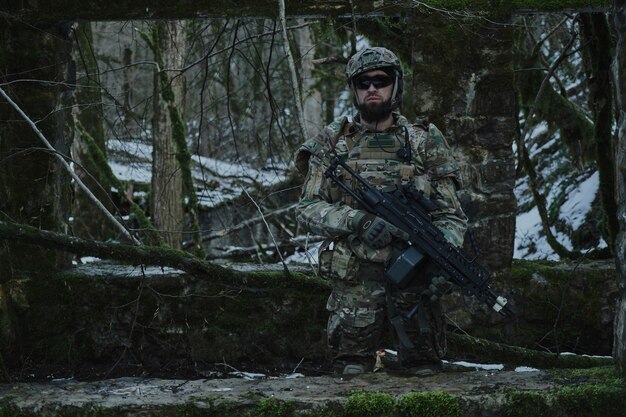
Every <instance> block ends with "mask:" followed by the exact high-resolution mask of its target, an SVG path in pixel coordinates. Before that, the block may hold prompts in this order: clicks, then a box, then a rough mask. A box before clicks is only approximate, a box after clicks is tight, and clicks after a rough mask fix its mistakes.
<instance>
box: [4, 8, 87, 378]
mask: <svg viewBox="0 0 626 417" xmlns="http://www.w3.org/2000/svg"><path fill="white" fill-rule="evenodd" d="M70 33H71V26H70V24H68V23H67V22H66V23H64V24H59V25H57V26H55V27H35V26H34V25H29V24H26V23H22V21H19V20H17V19H16V20H11V19H9V18H7V17H3V23H2V25H1V26H0V67H1V68H2V75H1V76H0V83H1V84H2V88H3V90H5V92H6V93H7V95H8V96H9V97H10V98H11V99H12V100H13V101H15V102H17V103H18V104H19V106H20V107H21V109H22V110H23V111H24V112H25V113H26V114H27V115H28V116H29V117H30V118H32V119H33V120H35V121H37V122H38V127H39V129H40V130H41V131H42V132H43V133H44V135H45V136H46V137H47V138H48V140H49V142H50V143H51V144H52V145H53V146H54V147H55V148H56V150H57V151H58V152H60V153H62V154H64V155H69V147H70V144H71V139H72V132H73V128H72V125H71V117H70V116H69V114H68V110H66V109H69V108H70V107H69V104H70V103H69V97H70V96H71V94H72V88H73V84H75V81H74V79H73V77H74V76H75V74H73V71H72V70H73V66H72V65H71V60H70V49H71V44H72V43H71V40H70V37H69V35H70ZM20 80H21V81H20ZM32 80H42V81H44V82H37V81H32ZM66 82H67V84H66ZM43 147H44V146H43V144H42V143H41V141H40V139H39V137H38V136H37V135H36V134H35V132H34V131H33V129H32V128H31V127H30V126H29V125H28V124H27V123H26V121H25V120H24V119H23V118H22V117H20V115H19V114H18V113H17V112H16V111H15V110H14V109H13V108H12V107H11V106H10V105H9V104H8V103H6V102H4V101H2V102H0V219H1V220H4V219H11V220H13V221H18V222H22V223H26V224H29V225H31V226H32V227H35V228H45V229H49V230H55V231H64V232H65V231H67V221H68V217H69V208H70V195H71V186H70V183H69V177H68V174H67V172H65V171H64V170H63V168H62V167H61V166H60V164H59V162H58V161H57V159H56V158H55V155H53V154H51V153H50V152H46V151H42V150H41V149H42V148H43ZM69 263H70V257H69V256H68V254H67V253H65V252H56V251H53V250H48V249H44V248H41V247H37V248H33V247H32V246H30V245H24V244H23V243H21V242H17V241H15V240H12V239H9V240H4V241H3V242H2V243H1V244H0V370H1V369H2V368H3V365H2V363H1V362H2V359H1V357H2V356H3V355H2V353H11V352H13V351H16V350H17V349H15V348H16V346H17V345H18V343H19V340H20V338H21V328H20V323H19V322H18V319H17V316H16V315H15V309H14V305H13V302H12V300H11V297H10V295H11V286H12V283H13V282H15V281H17V280H19V279H20V278H23V277H25V276H29V275H30V274H31V273H32V272H33V271H41V270H54V269H58V268H59V267H65V266H67V265H69ZM2 378H3V375H2V372H1V371H0V380H1V379H2Z"/></svg>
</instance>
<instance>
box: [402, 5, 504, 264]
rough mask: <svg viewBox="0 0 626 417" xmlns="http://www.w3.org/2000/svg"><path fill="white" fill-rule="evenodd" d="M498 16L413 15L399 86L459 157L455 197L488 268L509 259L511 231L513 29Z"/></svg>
mask: <svg viewBox="0 0 626 417" xmlns="http://www.w3.org/2000/svg"><path fill="white" fill-rule="evenodd" d="M505 23H506V22H502V23H491V22H489V21H487V20H482V19H472V20H463V19H452V18H450V17H449V16H445V15H440V14H434V13H433V14H427V15H417V16H415V17H414V23H413V27H414V28H415V29H414V37H415V38H414V40H413V41H412V51H411V69H412V79H411V84H410V86H407V88H409V91H410V93H411V99H412V101H410V102H409V103H407V105H409V106H412V108H411V109H407V111H409V112H410V111H411V110H412V112H414V113H415V114H416V115H417V116H425V117H427V118H428V119H429V120H431V121H432V122H433V123H435V124H436V125H437V126H438V127H439V128H440V129H441V130H442V131H443V133H444V135H445V136H446V138H447V139H448V142H449V143H450V145H451V146H452V147H453V148H454V152H455V154H456V156H457V158H458V159H459V161H460V162H461V165H462V175H463V180H464V182H465V184H464V185H465V186H464V189H463V190H462V191H461V192H460V193H459V196H460V197H461V202H462V205H463V208H464V210H465V212H466V214H467V215H468V217H469V219H470V228H471V230H472V232H473V234H474V236H475V238H476V241H477V243H478V247H479V248H480V252H481V256H480V260H481V262H482V263H484V264H485V265H486V266H487V267H489V268H490V269H494V270H498V269H504V268H507V267H509V266H510V262H511V259H512V256H513V242H514V238H515V206H516V202H515V196H514V194H513V186H514V183H515V161H514V157H513V151H512V141H513V138H514V135H515V92H514V85H513V71H512V66H511V62H512V47H513V29H512V28H511V26H508V25H506V24H505ZM468 240H469V239H467V238H466V247H469V245H467V241H468ZM470 252H471V251H470Z"/></svg>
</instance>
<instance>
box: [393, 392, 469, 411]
mask: <svg viewBox="0 0 626 417" xmlns="http://www.w3.org/2000/svg"><path fill="white" fill-rule="evenodd" d="M461 414H462V409H461V404H460V403H459V400H458V399H457V398H454V397H452V396H451V395H450V394H447V393H445V392H441V391H432V392H412V393H410V394H407V395H405V396H403V397H402V398H400V399H399V400H398V404H397V416H398V417H460V416H461Z"/></svg>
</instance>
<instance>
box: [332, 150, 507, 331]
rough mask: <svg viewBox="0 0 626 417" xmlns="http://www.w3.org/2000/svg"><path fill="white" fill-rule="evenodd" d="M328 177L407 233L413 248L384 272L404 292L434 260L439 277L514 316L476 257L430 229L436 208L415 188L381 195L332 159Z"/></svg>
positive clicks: (396, 259) (358, 200)
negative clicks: (341, 174)
mask: <svg viewBox="0 0 626 417" xmlns="http://www.w3.org/2000/svg"><path fill="white" fill-rule="evenodd" d="M338 166H341V167H342V168H343V169H344V170H345V171H346V172H347V173H349V174H350V175H351V176H352V178H354V179H356V180H357V181H358V184H356V186H355V187H354V189H353V188H352V187H350V186H349V185H347V184H345V183H344V182H343V181H342V179H340V178H338V177H337V175H336V170H337V167H338ZM324 175H325V176H326V177H327V178H329V179H331V180H332V181H333V182H334V183H335V184H337V185H338V186H339V187H341V188H342V189H343V190H344V191H345V192H347V193H348V194H350V195H351V196H352V197H353V198H354V200H355V201H356V202H357V203H359V204H360V205H361V206H362V207H363V208H364V209H366V210H367V211H369V212H370V213H372V214H374V215H376V216H378V217H380V218H382V219H383V220H385V221H387V222H388V223H391V224H392V225H394V226H396V227H397V228H399V229H400V230H403V231H404V232H406V233H407V234H408V236H409V239H408V242H409V243H410V245H409V246H408V247H407V248H406V249H404V250H403V251H402V253H401V254H400V255H399V256H397V257H395V258H394V259H392V260H391V261H390V262H389V263H388V265H387V268H386V270H385V275H386V276H387V278H388V279H389V280H390V281H392V282H393V283H394V284H395V285H396V286H398V287H400V288H404V287H406V286H407V285H408V284H409V283H410V282H411V281H412V280H413V278H414V277H415V274H416V272H417V270H418V269H419V267H420V266H422V265H423V264H424V262H425V261H427V260H428V259H430V260H432V261H433V262H434V263H435V264H436V265H437V266H438V267H439V268H440V269H441V272H442V274H441V275H443V276H445V277H446V278H447V279H448V280H449V281H450V282H452V283H453V284H456V285H457V286H459V287H461V288H463V289H464V290H465V291H467V292H468V293H469V294H471V295H473V296H475V297H476V298H478V299H479V300H480V301H482V302H484V303H485V304H487V305H488V306H489V307H491V308H493V309H494V310H495V311H497V312H498V313H500V314H502V315H503V316H506V317H512V316H514V315H515V314H516V313H515V310H514V309H513V307H511V306H510V305H509V304H507V299H506V298H504V297H502V296H499V295H496V294H495V293H494V292H493V291H492V290H491V288H490V287H489V285H488V284H487V283H488V281H489V279H490V276H491V274H490V273H489V271H487V270H486V269H485V268H484V267H483V266H481V265H480V264H479V263H478V262H476V259H475V258H472V259H470V258H469V257H468V255H467V253H466V252H465V251H464V250H463V249H462V248H457V247H456V246H454V245H452V244H450V243H449V242H448V241H447V240H446V238H445V236H444V235H443V233H442V232H441V231H440V230H439V229H438V228H437V226H435V225H433V224H432V221H431V219H430V212H431V211H433V210H435V209H436V208H437V206H436V205H435V204H434V203H433V202H432V201H430V200H429V199H428V198H426V197H424V195H423V194H422V192H421V191H418V190H417V189H416V188H415V187H414V186H413V185H412V184H407V185H399V186H396V189H395V190H394V191H393V192H383V191H380V190H379V189H377V188H376V187H374V186H373V185H372V184H370V183H369V182H368V181H367V180H365V179H364V178H363V177H361V176H360V175H359V174H358V173H356V172H355V171H354V170H353V169H352V168H350V167H349V166H348V165H347V164H346V163H345V162H343V161H342V160H341V159H340V158H339V157H335V158H333V161H332V163H331V165H330V166H329V167H328V169H327V170H326V172H325V174H324ZM417 308H418V306H415V307H414V308H413V309H412V311H411V312H410V313H408V314H407V315H406V316H405V318H407V319H408V318H411V317H412V316H413V315H414V314H415V313H416V311H417Z"/></svg>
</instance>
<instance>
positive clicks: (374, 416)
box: [343, 392, 395, 417]
mask: <svg viewBox="0 0 626 417" xmlns="http://www.w3.org/2000/svg"><path fill="white" fill-rule="evenodd" d="M394 405H395V399H394V398H393V397H392V396H391V395H390V394H387V393H383V392H355V393H353V394H351V395H350V396H349V397H348V399H347V400H346V402H345V403H344V406H343V411H344V413H345V415H346V417H391V416H393V415H394Z"/></svg>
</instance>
